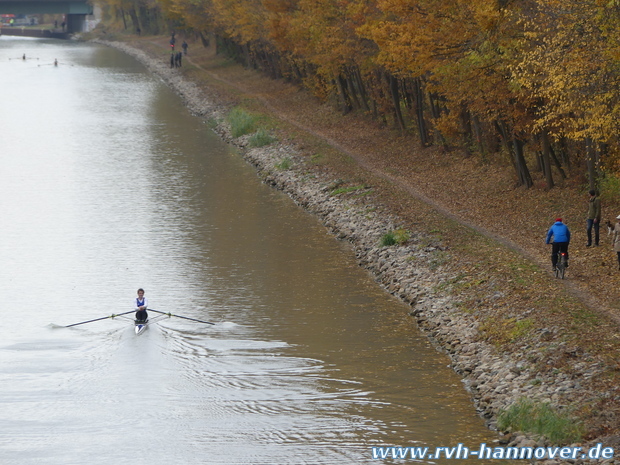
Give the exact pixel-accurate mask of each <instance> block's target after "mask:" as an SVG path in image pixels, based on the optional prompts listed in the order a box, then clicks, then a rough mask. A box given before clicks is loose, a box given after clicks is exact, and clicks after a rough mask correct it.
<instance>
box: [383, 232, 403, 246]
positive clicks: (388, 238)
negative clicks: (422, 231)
mask: <svg viewBox="0 0 620 465" xmlns="http://www.w3.org/2000/svg"><path fill="white" fill-rule="evenodd" d="M408 240H409V232H408V231H406V230H405V229H397V230H395V231H389V232H387V233H385V234H384V235H383V236H381V241H380V242H381V247H389V246H390V245H396V244H400V245H402V244H405V243H406V242H407V241H408Z"/></svg>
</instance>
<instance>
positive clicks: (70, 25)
mask: <svg viewBox="0 0 620 465" xmlns="http://www.w3.org/2000/svg"><path fill="white" fill-rule="evenodd" d="M66 30H67V32H69V33H75V32H84V31H86V15H75V14H68V15H67V29H66Z"/></svg>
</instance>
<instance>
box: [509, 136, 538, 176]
mask: <svg viewBox="0 0 620 465" xmlns="http://www.w3.org/2000/svg"><path fill="white" fill-rule="evenodd" d="M524 145H525V142H523V141H522V140H521V139H519V138H518V137H517V136H513V137H512V146H513V150H514V157H515V166H516V167H517V175H518V177H519V185H520V186H525V187H527V188H530V187H532V186H533V185H534V183H533V182H532V176H531V175H530V170H529V169H528V167H527V163H526V162H525V156H524V155H523V146H524Z"/></svg>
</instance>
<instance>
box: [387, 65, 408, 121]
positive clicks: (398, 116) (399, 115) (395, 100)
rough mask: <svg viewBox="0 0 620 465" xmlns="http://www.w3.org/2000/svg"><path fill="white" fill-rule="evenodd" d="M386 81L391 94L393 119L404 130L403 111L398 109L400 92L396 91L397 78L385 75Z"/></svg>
mask: <svg viewBox="0 0 620 465" xmlns="http://www.w3.org/2000/svg"><path fill="white" fill-rule="evenodd" d="M387 78H388V83H389V86H390V95H391V96H392V105H393V107H394V119H395V120H396V122H397V123H398V127H399V128H400V130H401V131H403V132H404V131H405V120H404V119H403V112H402V111H401V110H400V93H399V91H398V80H397V79H396V78H395V77H394V76H392V74H388V75H387Z"/></svg>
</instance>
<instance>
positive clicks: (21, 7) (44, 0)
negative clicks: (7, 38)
mask: <svg viewBox="0 0 620 465" xmlns="http://www.w3.org/2000/svg"><path fill="white" fill-rule="evenodd" d="M0 14H14V15H33V14H64V15H66V18H67V20H66V22H67V24H66V32H69V33H70V32H81V31H83V30H84V23H85V21H86V16H87V15H92V14H93V6H92V5H91V4H89V3H88V2H87V0H66V1H63V0H0ZM10 29H11V28H3V30H2V32H3V33H4V34H7V35H9V34H11V32H10ZM16 35H17V34H16Z"/></svg>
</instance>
